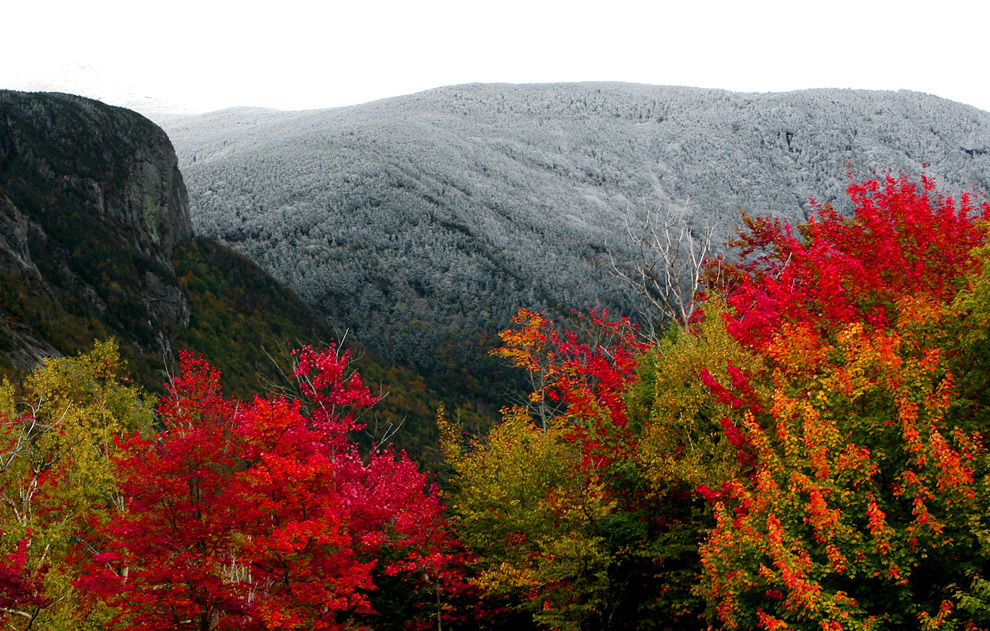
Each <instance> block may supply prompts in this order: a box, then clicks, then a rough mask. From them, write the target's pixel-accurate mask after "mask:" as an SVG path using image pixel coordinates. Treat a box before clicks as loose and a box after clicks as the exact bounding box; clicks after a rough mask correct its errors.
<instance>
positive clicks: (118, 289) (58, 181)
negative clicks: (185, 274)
mask: <svg viewBox="0 0 990 631" xmlns="http://www.w3.org/2000/svg"><path fill="white" fill-rule="evenodd" d="M191 237H192V225H191V223H190V220H189V204H188V199H187V196H186V190H185V187H184V185H183V183H182V176H181V174H180V173H179V169H178V166H177V163H176V157H175V152H174V150H173V149H172V145H171V143H170V142H169V139H168V137H167V136H166V135H165V133H164V132H162V130H161V129H159V128H158V127H157V126H156V125H154V124H153V123H151V122H150V121H149V120H147V119H145V118H144V117H142V116H141V115H139V114H137V113H135V112H132V111H130V110H125V109H121V108H116V107H110V106H107V105H104V104H102V103H99V102H96V101H91V100H88V99H83V98H80V97H75V96H70V95H65V94H28V93H21V92H10V91H0V274H2V276H3V278H2V281H3V282H2V285H3V287H2V288H0V299H2V302H0V352H3V353H4V354H5V355H6V356H7V357H8V358H10V361H11V362H12V363H13V364H14V366H15V367H18V368H27V367H30V365H32V364H33V363H36V362H37V361H38V359H39V358H40V357H42V356H44V355H51V354H57V353H58V352H60V351H70V350H75V348H74V347H75V346H77V345H79V344H82V343H83V341H84V340H88V339H89V338H92V337H101V336H105V335H117V336H120V337H121V338H123V339H125V340H133V341H134V343H135V345H136V347H137V348H138V349H140V350H142V351H144V352H156V351H157V350H159V349H158V347H159V346H161V345H162V344H163V338H162V335H161V331H162V329H163V328H165V329H167V328H168V327H169V326H175V325H177V326H185V325H187V324H188V321H189V316H190V307H189V304H188V301H187V300H186V298H185V297H184V296H183V294H182V292H181V291H180V289H179V287H178V284H177V282H176V278H175V272H174V269H173V266H172V254H173V250H174V249H175V247H176V245H178V244H180V243H182V242H184V241H187V240H189V239H190V238H191Z"/></svg>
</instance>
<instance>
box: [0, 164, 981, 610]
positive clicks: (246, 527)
mask: <svg viewBox="0 0 990 631" xmlns="http://www.w3.org/2000/svg"><path fill="white" fill-rule="evenodd" d="M849 193H850V197H851V199H852V201H853V203H854V206H855V213H854V214H853V215H852V216H850V217H845V216H842V215H840V214H839V213H837V212H835V211H834V209H833V208H832V207H830V206H829V205H827V204H822V205H815V208H816V212H815V214H814V216H813V217H812V218H811V219H810V220H809V221H808V222H806V223H804V224H801V225H798V226H795V227H791V226H789V225H787V224H786V223H784V222H781V221H775V220H771V219H767V218H746V228H745V229H744V230H742V231H741V234H740V236H739V239H738V240H737V241H736V243H735V245H736V246H737V247H738V248H739V256H738V258H737V259H736V260H733V261H730V260H727V259H717V260H714V261H711V262H710V264H709V265H710V270H711V274H710V278H711V279H712V280H711V282H710V285H709V287H708V288H707V293H706V294H705V295H704V296H699V298H698V300H699V301H700V309H699V310H698V312H697V313H698V316H697V318H696V319H695V320H694V321H692V322H689V323H686V326H683V325H682V324H678V325H676V326H672V327H671V328H670V330H669V332H668V334H667V335H666V336H665V337H663V338H661V339H659V340H653V341H649V342H645V341H643V340H642V338H641V337H640V336H639V335H638V333H637V331H636V328H635V327H634V326H633V325H632V324H631V323H630V322H629V321H628V320H627V319H624V318H614V317H611V316H609V315H608V314H607V313H606V312H603V311H594V312H592V313H591V314H588V315H585V316H580V317H577V318H576V319H575V322H576V323H577V326H576V327H575V331H574V332H570V331H566V330H564V329H563V328H561V327H559V326H558V325H556V324H555V323H554V322H553V321H551V320H550V319H549V318H548V317H546V316H545V315H542V314H540V313H536V312H533V311H528V310H522V311H520V312H519V313H518V314H517V316H516V317H515V318H514V320H513V326H512V327H511V328H509V329H507V330H506V331H504V332H503V333H502V334H501V339H502V343H503V344H502V346H501V347H500V348H499V349H497V350H496V351H494V354H495V355H497V356H498V357H500V358H502V359H503V360H507V361H508V362H509V363H511V364H513V365H514V366H516V367H518V368H520V369H521V372H523V373H524V374H525V375H526V376H528V377H529V378H530V379H531V381H530V386H531V387H530V393H529V396H528V397H527V398H526V399H525V400H523V401H521V402H519V403H518V404H517V405H515V406H512V407H507V408H505V409H504V410H503V412H502V420H501V423H499V424H498V425H497V426H495V427H494V428H493V429H492V430H491V431H490V432H488V433H487V435H485V436H477V435H472V433H474V432H468V431H466V430H467V429H468V428H467V427H466V426H465V424H464V423H463V422H462V421H461V420H460V419H459V418H458V416H459V415H458V414H457V413H454V414H453V415H452V417H453V418H448V415H447V414H446V413H444V412H443V411H442V410H441V412H440V414H439V415H438V427H439V432H440V443H441V446H442V449H443V452H444V456H445V458H446V461H447V463H448V465H449V479H448V480H447V487H446V490H445V491H444V502H446V506H445V505H444V503H443V502H441V494H440V492H439V491H438V490H437V489H436V487H431V486H428V483H427V478H426V477H425V476H424V474H422V473H420V472H419V471H418V470H417V467H416V466H415V465H414V464H413V463H412V462H411V461H410V460H409V459H408V458H407V457H406V456H405V455H404V454H398V455H397V454H395V453H394V452H393V451H392V450H391V449H390V448H389V447H387V446H379V445H374V444H371V445H365V446H364V447H363V448H361V447H359V445H358V443H357V442H356V441H355V440H354V435H355V432H357V431H358V430H360V429H361V427H362V425H363V424H364V422H365V421H366V420H367V419H368V416H367V415H364V416H362V414H364V413H365V412H366V411H367V409H368V407H369V406H370V405H371V404H372V403H375V402H376V401H377V400H378V399H379V397H380V393H379V394H376V393H374V392H373V391H372V390H371V389H369V388H368V387H367V386H366V385H365V381H364V380H362V377H361V376H359V375H358V374H357V373H355V372H354V371H353V370H352V368H351V367H350V355H349V353H347V352H342V351H340V350H338V349H336V347H333V346H331V348H330V349H329V350H327V351H324V352H315V351H312V350H310V349H308V348H303V350H301V351H299V352H298V353H297V354H296V355H295V357H294V360H293V362H292V367H291V371H292V374H293V375H294V377H295V378H296V379H297V384H298V386H297V390H296V391H295V395H290V394H289V392H288V391H286V390H282V391H280V392H273V391H269V392H268V393H266V394H264V395H256V396H254V397H252V398H245V397H241V398H239V399H235V398H228V397H226V396H225V395H224V394H223V393H222V391H221V388H220V385H219V373H218V372H217V371H216V370H215V369H213V368H212V367H211V366H210V364H209V363H207V361H205V360H204V359H202V358H200V357H198V356H195V355H190V354H184V355H183V358H182V361H181V364H180V371H179V373H178V375H176V376H175V377H174V378H173V379H172V381H171V383H170V386H169V390H168V392H167V394H166V396H165V397H164V398H163V399H162V402H161V404H160V405H159V407H158V409H157V413H158V416H157V422H156V423H154V424H153V422H152V421H153V416H152V412H151V410H150V408H149V406H148V405H146V404H145V403H143V402H142V397H141V396H140V392H139V390H138V389H137V388H136V387H134V386H131V385H129V384H127V382H126V380H125V379H124V378H122V377H121V376H120V369H121V366H120V360H119V358H118V355H117V352H116V349H115V347H114V346H113V344H110V343H106V344H99V345H97V346H96V347H95V348H94V349H93V351H91V352H90V353H88V354H85V355H81V356H79V357H75V358H62V359H57V360H50V361H49V362H47V363H46V364H45V365H44V366H43V367H41V368H39V369H38V370H37V371H36V372H35V373H34V374H32V375H31V376H30V377H29V378H28V379H27V380H25V381H24V382H23V383H22V384H21V385H20V386H18V387H15V386H14V385H11V384H10V383H7V384H6V385H5V386H4V387H3V388H2V389H0V413H2V415H0V417H2V423H0V429H2V435H0V441H2V442H0V530H2V533H3V534H2V538H0V615H2V616H3V617H4V618H5V622H6V623H7V624H8V625H9V626H12V627H14V628H27V627H29V626H34V627H37V628H82V629H86V628H94V629H95V628H119V629H178V628H199V629H234V628H236V629H310V628H313V629H319V628H326V629H359V628H367V627H376V628H409V629H416V628H432V627H436V628H438V629H442V628H447V629H451V628H467V627H471V628H475V629H481V628H504V627H509V626H511V627H512V628H534V629H535V628H548V629H572V630H584V629H589V630H590V629H615V630H618V629H644V630H645V629H658V630H661V629H700V628H710V629H790V628H793V629H826V630H835V629H863V630H879V629H895V628H896V629H947V630H948V629H978V628H987V627H988V626H990V574H988V570H987V568H988V567H990V524H988V520H990V512H988V509H987V506H988V502H990V450H988V441H987V437H986V430H985V427H986V424H987V422H988V417H987V413H986V410H987V409H988V407H987V406H988V404H990V401H988V400H987V398H988V397H990V383H988V381H990V377H988V375H990V359H988V358H990V334H988V331H990V266H988V265H986V264H985V262H986V261H987V257H988V256H990V243H988V239H987V232H986V231H987V226H986V223H985V222H986V221H987V220H988V219H990V205H986V204H983V205H976V204H974V203H972V201H971V200H970V199H969V197H967V196H963V197H961V198H959V199H953V198H949V197H943V196H940V195H939V194H938V192H937V191H936V190H935V187H934V184H933V183H932V181H931V180H929V179H928V178H922V180H921V181H920V183H919V182H913V181H910V180H908V179H906V178H894V177H885V178H882V179H876V180H868V181H866V182H862V183H854V184H852V185H851V186H850V188H849ZM199 247H205V246H203V244H200V245H199ZM232 264H233V263H232ZM190 269H194V266H193V267H190ZM183 278H184V280H183V281H182V282H183V283H185V284H187V285H189V286H194V289H195V291H198V292H200V294H201V295H202V296H205V297H209V296H210V295H211V292H213V289H212V287H213V286H216V285H217V284H218V283H222V282H223V278H222V277H220V276H217V277H212V276H210V275H209V274H201V275H200V276H199V277H197V276H195V275H194V274H189V275H188V276H186V275H184V276H183ZM197 278H201V279H202V280H197ZM199 285H202V286H199ZM246 287H247V286H246ZM244 291H245V292H249V291H257V292H258V294H259V295H258V296H257V299H258V301H259V302H258V308H259V309H265V308H266V306H265V305H266V304H267V303H265V302H264V298H263V297H262V296H261V295H260V294H264V293H269V290H268V289H267V288H265V287H259V288H257V289H255V290H252V289H250V287H247V288H246V289H245V290H244ZM223 293H224V292H217V293H215V294H212V295H213V296H214V298H212V300H214V301H215V302H217V303H218V304H219V303H221V302H222V301H223V299H219V298H216V296H219V295H221V294H223ZM252 295H253V294H250V293H244V294H237V293H235V294H233V296H234V297H235V299H236V297H237V296H242V297H243V299H251V300H253V299H254V298H251V296H252ZM216 311H217V312H218V313H219V312H221V311H222V309H220V308H216ZM252 317H253V316H252V315H251V314H250V313H246V315H245V316H244V318H243V320H230V321H225V320H221V321H218V322H216V323H210V325H209V326H215V327H220V328H222V327H225V326H229V327H234V328H235V329H238V330H242V329H243V330H245V335H249V334H248V333H247V332H246V329H247V328H250V327H251V326H252V325H258V326H260V324H256V322H255V321H254V320H252ZM258 322H260V321H258ZM286 326H288V325H286ZM283 332H284V331H283ZM237 353H242V354H241V355H238V354H237ZM249 356H250V355H247V354H243V352H242V351H240V350H238V351H236V352H232V354H230V355H229V357H231V358H232V361H238V359H237V358H238V357H245V358H246V357H249ZM19 402H23V403H19Z"/></svg>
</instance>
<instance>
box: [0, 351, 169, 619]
mask: <svg viewBox="0 0 990 631" xmlns="http://www.w3.org/2000/svg"><path fill="white" fill-rule="evenodd" d="M123 372H124V369H123V365H122V362H121V360H120V356H119V354H118V351H117V345H116V344H115V343H114V342H113V341H108V342H97V343H96V344H95V345H94V347H93V350H91V351H90V352H88V353H83V354H81V355H79V356H76V357H62V358H49V359H46V360H45V362H44V363H43V364H42V365H41V366H39V367H38V368H36V369H35V370H34V371H33V372H32V373H31V374H30V375H29V376H28V377H27V378H26V379H25V381H24V383H23V384H21V386H20V387H19V388H18V387H15V386H14V385H13V384H11V383H9V382H6V381H5V382H4V384H3V386H2V387H0V444H2V445H3V448H2V452H0V529H2V531H3V533H4V534H3V544H2V549H3V554H4V555H5V557H4V561H2V562H0V566H2V569H0V574H2V575H3V576H4V577H5V578H4V579H3V581H2V583H3V599H4V602H3V604H2V605H0V606H2V608H3V611H4V612H5V615H6V616H7V617H9V618H10V619H9V620H8V624H9V625H10V626H11V627H14V628H20V627H23V628H27V627H32V626H45V627H46V628H66V629H80V628H102V626H103V622H104V621H105V617H104V613H105V612H102V611H94V610H92V609H91V608H89V607H87V606H86V605H85V603H84V602H82V600H81V597H80V595H79V593H78V592H77V590H76V589H75V588H74V586H73V584H72V582H73V581H74V580H75V578H76V577H77V568H76V566H75V563H74V560H73V558H74V549H75V547H76V546H77V545H78V544H79V542H80V540H81V539H80V537H82V536H84V535H85V533H86V531H87V530H88V528H89V527H88V525H87V524H88V523H90V522H97V521H99V520H100V519H101V514H102V513H103V511H104V509H105V507H106V506H108V505H112V504H114V503H115V501H116V499H117V497H118V495H117V487H116V481H115V478H114V474H113V463H112V462H111V460H110V458H111V456H112V454H113V453H114V451H115V443H114V438H115V437H116V436H119V435H121V434H123V433H130V432H144V433H147V432H150V429H151V409H150V407H149V406H148V405H146V404H145V403H144V402H143V401H142V399H141V395H140V390H139V389H138V388H136V387H135V386H132V385H129V384H128V383H127V382H126V378H125V377H124V376H123Z"/></svg>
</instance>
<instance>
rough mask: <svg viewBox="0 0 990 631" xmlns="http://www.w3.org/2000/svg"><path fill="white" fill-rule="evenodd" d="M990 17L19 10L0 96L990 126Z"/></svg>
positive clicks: (3, 61) (424, 2)
mask: <svg viewBox="0 0 990 631" xmlns="http://www.w3.org/2000/svg"><path fill="white" fill-rule="evenodd" d="M806 7H814V8H811V9H809V8H806ZM988 18H990V3H987V2H984V1H982V0H965V1H964V0H940V1H939V2H927V3H921V2H917V3H915V2H911V1H900V2H888V1H885V0H884V1H876V0H871V1H868V2H867V1H863V0H857V1H849V0H838V1H836V0H832V1H829V2H825V1H823V2H818V3H811V2H804V1H802V0H781V1H761V0H752V1H751V2H743V1H739V0H736V1H722V0H719V1H714V0H709V1H706V0H677V1H675V2H667V1H664V0H654V1H653V2H624V1H623V0H612V1H611V2H607V3H606V2H605V1H604V0H601V1H599V2H596V3H593V4H588V3H582V2H581V1H580V0H568V1H566V2H556V1H544V0H522V1H519V0H496V1H494V2H479V1H477V0H474V1H473V0H456V1H450V2H447V1H433V0H418V1H417V0H407V1H403V2H392V1H388V2H382V1H379V2H376V1H374V0H364V1H352V2H347V3H343V2H336V1H334V0H306V1H302V0H276V1H268V0H266V1H264V2H262V1H260V0H259V1H257V2H254V3H251V2H246V1H244V0H241V1H239V2H226V1H223V2H218V1H213V0H165V1H161V2H148V1H147V0H86V1H80V0H59V1H55V2H51V1H47V0H31V1H25V0H22V1H19V2H10V3H7V5H6V6H5V7H4V10H3V36H2V41H3V55H2V56H0V87H5V88H23V87H24V86H25V84H26V82H29V81H31V80H32V79H34V80H37V79H48V78H52V77H54V78H56V79H57V80H58V81H60V82H63V83H64V84H65V85H67V86H69V85H70V84H71V82H72V81H73V77H75V80H76V81H79V82H82V83H86V82H91V81H95V79H93V78H92V76H95V75H99V76H102V79H101V81H104V82H106V83H108V84H112V85H114V86H117V87H119V88H121V89H123V88H125V87H130V88H132V89H133V90H135V91H136V92H137V93H138V94H140V95H142V96H153V97H156V98H159V99H162V100H165V101H168V102H171V103H174V104H177V105H182V106H185V107H188V108H191V109H193V110H198V111H208V110H214V109H220V108H224V107H232V106H238V105H255V106H266V107H274V108H279V109H309V108H320V107H334V106H340V105H351V104H355V103H362V102H367V101H371V100H375V99H379V98H383V97H389V96H398V95H401V94H409V93H412V92H418V91H420V90H425V89H429V88H434V87H439V86H443V85H453V84H459V83H472V82H493V81H504V82H512V83H530V82H554V81H602V80H608V81H629V82H637V83H649V84H656V85H686V86H697V87H706V88H725V89H728V90H735V91H754V92H767V91H785V90H795V89H801V88H817V87H837V88H868V89H883V90H897V89H909V90H916V91H920V92H927V93H930V94H936V95H938V96H941V97H945V98H948V99H952V100H954V101H960V102H963V103H968V104H970V105H974V106H976V107H979V108H981V109H984V110H990V79H988V77H987V75H988V71H987V68H986V62H987V59H988V57H990V54H988V52H987V50H988V49H987V47H988V44H987V38H986V34H985V32H984V27H985V25H986V24H987V23H988ZM82 68H89V70H87V71H84V70H81V69H82ZM87 73H88V74H87ZM84 75H85V76H84Z"/></svg>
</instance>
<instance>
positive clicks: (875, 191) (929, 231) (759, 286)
mask: <svg viewBox="0 0 990 631" xmlns="http://www.w3.org/2000/svg"><path fill="white" fill-rule="evenodd" d="M848 191H849V196H850V198H851V199H852V201H853V203H854V205H855V214H854V216H853V218H851V219H845V218H843V217H841V216H839V215H838V213H836V212H835V211H834V210H833V209H832V208H831V207H830V206H822V205H817V206H816V211H817V214H816V215H815V216H814V217H813V218H812V219H811V221H809V222H808V223H807V224H804V225H802V226H801V227H800V233H801V235H802V238H797V237H795V236H794V234H793V233H792V231H791V229H790V227H789V226H786V225H784V224H782V223H780V221H779V220H774V219H769V218H757V219H753V218H750V217H747V216H744V221H745V223H746V228H747V230H746V232H745V233H743V234H742V235H741V236H740V238H739V239H738V240H737V241H736V242H735V243H734V244H735V245H736V246H737V247H738V248H739V249H740V254H741V260H742V262H740V263H738V264H735V265H731V264H725V263H724V262H722V263H721V267H722V270H721V277H722V278H723V279H725V282H724V284H723V286H722V290H723V291H724V292H725V293H726V299H727V301H728V303H729V304H730V305H731V306H732V307H733V309H734V310H735V312H736V314H735V317H734V318H733V319H732V321H731V322H730V324H729V328H730V331H731V332H732V334H733V335H734V336H735V337H736V338H737V339H739V340H740V341H741V342H743V343H744V344H746V345H748V346H750V347H752V348H762V347H763V346H764V345H765V344H767V343H768V342H769V341H770V340H771V339H772V338H773V336H774V335H775V334H777V333H778V332H779V331H780V330H781V325H782V324H783V323H784V322H791V323H794V322H801V323H804V324H806V325H807V326H809V327H810V329H811V330H814V331H817V332H818V333H819V334H826V333H827V332H828V331H830V330H833V329H834V328H835V327H836V326H840V325H842V324H849V323H852V322H863V323H866V324H868V325H870V326H875V327H886V326H889V325H890V324H891V323H892V322H893V321H894V311H896V308H897V307H896V302H897V299H898V297H900V296H907V295H919V294H922V295H927V296H930V297H931V298H932V299H934V300H936V301H944V300H946V299H947V298H949V297H950V296H951V295H952V294H953V293H954V292H955V290H956V289H958V287H959V283H960V282H961V281H962V279H963V278H964V276H965V273H966V272H967V271H969V270H970V269H972V267H973V265H974V261H973V259H972V257H970V256H969V252H970V250H971V249H972V248H974V247H975V246H977V245H979V244H980V243H982V242H983V239H984V232H983V230H982V229H981V228H979V227H978V226H977V224H976V221H975V219H976V218H977V214H979V216H981V217H983V218H984V219H986V218H988V217H990V206H988V205H987V204H983V205H982V207H980V208H979V209H978V213H977V209H976V208H974V206H973V205H972V203H971V201H970V199H969V197H968V196H966V195H963V196H962V197H961V199H960V201H959V203H958V204H957V203H956V202H955V200H953V199H952V198H951V197H948V198H942V197H939V196H937V195H935V193H934V190H933V184H932V182H931V181H930V180H928V179H927V178H923V179H922V190H921V191H919V190H918V186H917V185H916V184H915V183H913V182H911V181H910V180H908V179H907V178H896V179H895V178H893V177H891V176H887V177H886V178H885V179H883V180H882V181H880V180H868V181H866V182H864V183H861V184H859V183H855V184H851V185H850V187H849V189H848Z"/></svg>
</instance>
